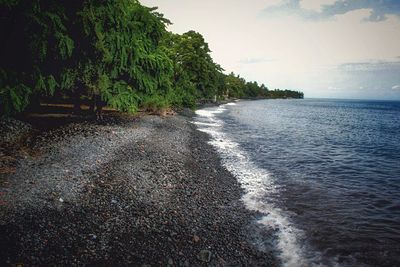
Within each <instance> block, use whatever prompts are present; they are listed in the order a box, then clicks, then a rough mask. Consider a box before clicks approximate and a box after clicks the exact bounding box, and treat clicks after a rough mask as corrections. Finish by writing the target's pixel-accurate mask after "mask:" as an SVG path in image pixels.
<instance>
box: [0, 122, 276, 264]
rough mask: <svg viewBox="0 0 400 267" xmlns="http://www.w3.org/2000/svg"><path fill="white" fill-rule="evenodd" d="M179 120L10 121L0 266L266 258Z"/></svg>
mask: <svg viewBox="0 0 400 267" xmlns="http://www.w3.org/2000/svg"><path fill="white" fill-rule="evenodd" d="M190 120H191V118H190V116H183V115H177V116H173V117H167V118H160V117H157V116H143V117H141V118H133V117H125V118H123V119H122V118H118V119H116V118H111V117H109V118H106V119H105V122H103V123H100V124H99V123H95V122H75V123H70V124H67V125H64V126H61V127H58V128H55V129H52V130H44V131H43V130H42V131H35V130H32V128H30V127H25V126H21V125H16V126H14V127H15V129H17V131H18V129H25V130H26V133H24V135H23V136H22V139H20V140H12V142H11V141H10V138H8V139H7V138H5V139H3V140H7V142H8V143H4V142H3V144H1V149H0V170H1V171H0V265H6V266H7V265H12V264H16V263H23V264H26V265H27V266H32V265H35V266H48V265H61V266H66V265H67V266H70V265H90V266H98V265H106V266H109V265H124V266H125V265H129V266H276V265H277V261H276V259H275V258H274V257H273V254H272V253H271V252H270V251H268V250H266V249H265V246H263V247H264V250H263V251H261V250H260V249H259V247H260V246H256V245H255V244H254V241H255V240H256V239H258V238H257V237H259V235H263V234H266V235H267V233H265V232H264V231H263V230H262V229H259V228H258V226H257V225H256V223H255V218H257V216H258V215H257V214H254V213H252V212H250V211H248V210H246V209H245V208H244V205H243V203H242V201H241V196H242V193H243V192H242V190H241V189H240V186H239V184H238V182H237V181H236V179H235V177H233V176H232V175H231V174H230V173H229V172H228V171H227V170H225V169H224V168H223V167H222V165H221V163H220V158H219V156H218V154H217V153H216V151H215V150H214V148H213V147H211V146H210V145H209V144H207V141H208V140H209V137H208V136H207V135H206V134H204V133H201V132H199V131H197V130H196V128H195V126H194V125H192V124H191V123H190ZM3 126H4V125H3ZM15 129H14V130H15ZM33 129H34V127H33ZM8 130H9V129H8ZM8 130H7V131H8ZM33 133H34V134H33ZM6 134H7V133H6V131H5V130H4V127H3V130H2V133H1V135H6ZM11 139H12V138H11ZM15 142H17V143H15Z"/></svg>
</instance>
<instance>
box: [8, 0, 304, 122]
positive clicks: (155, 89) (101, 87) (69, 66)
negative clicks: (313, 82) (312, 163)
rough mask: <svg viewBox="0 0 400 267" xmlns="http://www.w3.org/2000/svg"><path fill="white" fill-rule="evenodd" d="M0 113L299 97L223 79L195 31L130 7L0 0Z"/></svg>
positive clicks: (90, 0)
mask: <svg viewBox="0 0 400 267" xmlns="http://www.w3.org/2000/svg"><path fill="white" fill-rule="evenodd" d="M0 14H1V16H0V20H1V25H2V27H1V33H0V34H1V37H2V42H1V43H0V45H1V49H0V53H1V66H0V115H4V114H5V115H14V114H17V113H21V112H24V111H34V110H37V109H38V107H39V106H40V103H67V104H70V105H71V104H72V105H73V106H74V108H75V111H79V110H80V107H81V104H87V105H88V106H89V107H90V110H92V111H97V112H99V111H100V112H101V109H102V107H103V106H105V105H108V106H110V107H112V108H114V109H116V110H120V111H124V112H130V113H135V112H136V111H138V110H139V109H144V110H162V109H168V108H170V107H190V108H194V107H195V106H196V104H197V103H199V102H204V101H218V100H223V99H227V98H303V93H302V92H298V91H291V90H279V89H275V90H269V89H268V87H267V86H265V85H264V84H261V85H259V84H258V83H257V82H252V81H246V80H245V79H243V78H242V77H240V76H239V75H237V74H234V73H230V74H228V75H227V74H224V70H223V68H222V67H221V66H220V65H219V64H218V63H216V62H215V61H214V60H213V58H212V57H211V50H210V48H209V46H208V44H207V42H206V40H205V39H204V37H203V36H202V35H201V34H200V33H198V32H195V31H188V32H186V33H183V34H174V33H172V32H169V31H167V26H168V25H170V24H171V22H170V21H169V20H168V19H167V18H165V17H164V15H163V14H161V13H159V12H158V11H157V8H152V7H146V6H144V5H142V4H141V3H140V2H139V1H136V0H119V1H110V0H85V1H67V0H61V1H50V0H34V1H24V0H3V1H1V2H0Z"/></svg>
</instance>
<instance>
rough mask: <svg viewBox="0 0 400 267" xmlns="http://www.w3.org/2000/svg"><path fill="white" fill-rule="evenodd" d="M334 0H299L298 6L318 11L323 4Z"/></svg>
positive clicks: (329, 3) (331, 2)
mask: <svg viewBox="0 0 400 267" xmlns="http://www.w3.org/2000/svg"><path fill="white" fill-rule="evenodd" d="M335 2H336V0H301V1H300V7H301V8H304V9H308V10H313V11H317V12H320V11H321V10H322V7H323V6H324V5H332V4H333V3H335Z"/></svg>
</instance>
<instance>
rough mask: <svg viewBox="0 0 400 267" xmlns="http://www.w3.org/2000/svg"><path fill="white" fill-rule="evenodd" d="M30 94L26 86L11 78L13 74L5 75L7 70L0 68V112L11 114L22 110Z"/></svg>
mask: <svg viewBox="0 0 400 267" xmlns="http://www.w3.org/2000/svg"><path fill="white" fill-rule="evenodd" d="M30 94H31V89H30V88H29V87H28V86H26V85H25V84H23V83H20V82H17V81H15V80H13V76H11V77H9V76H7V72H6V71H4V70H3V69H0V114H1V113H3V114H6V115H12V114H14V113H16V112H21V111H23V110H24V108H25V107H26V106H27V105H28V103H29V95H30Z"/></svg>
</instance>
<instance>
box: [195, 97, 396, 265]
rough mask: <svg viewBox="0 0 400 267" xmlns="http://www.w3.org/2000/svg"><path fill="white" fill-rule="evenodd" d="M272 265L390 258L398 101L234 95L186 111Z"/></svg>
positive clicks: (385, 261)
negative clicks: (251, 216) (238, 194)
mask: <svg viewBox="0 0 400 267" xmlns="http://www.w3.org/2000/svg"><path fill="white" fill-rule="evenodd" d="M196 113H197V116H196V117H195V118H194V121H193V123H195V124H196V125H197V127H198V129H199V130H200V131H203V132H206V133H208V134H209V135H210V144H212V145H213V146H214V147H215V148H216V150H217V151H218V153H219V154H220V156H221V159H222V162H223V165H224V167H225V168H226V169H228V170H229V171H230V172H231V173H232V174H233V175H234V176H235V177H236V178H237V179H238V181H239V183H240V184H241V186H242V188H243V190H244V195H243V198H242V200H243V202H244V204H245V206H246V207H247V208H248V209H250V210H254V211H256V212H257V213H258V214H260V216H259V218H258V219H257V222H256V225H258V226H259V227H263V228H265V229H270V231H271V232H272V235H271V236H269V237H268V238H265V239H264V240H261V241H260V240H258V243H257V244H258V246H260V249H261V247H262V246H263V243H265V244H264V245H272V246H273V247H274V253H276V256H277V257H278V259H279V261H280V263H281V265H282V266H290V267H292V266H296V267H297V266H400V101H370V100H335V99H288V100H272V99H267V100H256V101H250V100H249V101H247V100H240V101H236V102H232V103H228V104H225V105H221V106H215V107H208V108H203V109H200V110H197V111H196Z"/></svg>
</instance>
